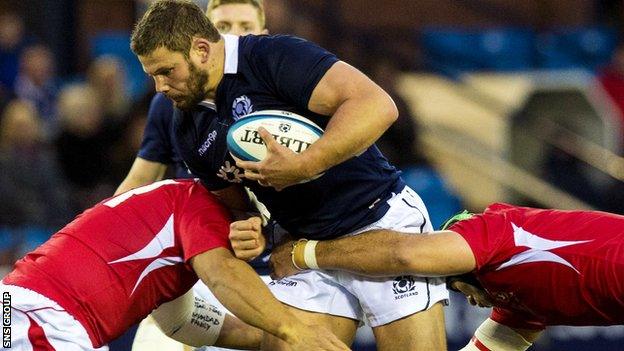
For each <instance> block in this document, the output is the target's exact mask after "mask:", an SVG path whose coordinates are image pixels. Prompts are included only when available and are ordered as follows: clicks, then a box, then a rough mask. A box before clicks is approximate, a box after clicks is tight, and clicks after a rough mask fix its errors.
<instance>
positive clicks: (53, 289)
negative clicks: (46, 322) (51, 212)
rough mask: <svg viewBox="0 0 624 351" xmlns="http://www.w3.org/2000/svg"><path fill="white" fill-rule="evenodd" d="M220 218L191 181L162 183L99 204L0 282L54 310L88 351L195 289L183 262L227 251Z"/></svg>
mask: <svg viewBox="0 0 624 351" xmlns="http://www.w3.org/2000/svg"><path fill="white" fill-rule="evenodd" d="M229 224H230V216H229V213H228V211H227V210H226V209H225V208H224V206H223V205H221V204H220V203H219V202H218V201H217V200H216V199H215V198H214V197H213V196H212V195H211V194H210V193H209V192H208V191H207V190H206V189H205V188H204V187H203V186H202V185H201V184H199V183H198V182H196V181H193V180H188V181H174V180H164V181H161V182H157V183H154V184H151V185H147V186H144V187H141V188H137V189H134V190H131V191H129V192H126V193H124V194H121V195H118V196H116V197H113V198H110V199H107V200H105V201H103V202H101V203H99V204H98V205H96V206H95V207H93V208H91V209H89V210H87V211H85V212H84V213H83V214H81V215H79V216H78V217H77V218H76V219H75V220H74V221H73V222H72V223H70V224H68V225H67V226H66V227H65V228H63V229H61V230H60V231H59V232H58V233H56V234H54V235H53V236H52V237H51V238H50V240H48V241H47V242H46V243H45V244H43V245H42V246H40V247H39V248H37V249H36V250H35V251H33V252H31V253H29V254H27V255H26V257H24V258H23V259H21V260H19V261H18V262H17V263H16V265H15V269H14V271H13V272H11V273H10V274H9V275H8V276H7V277H5V278H4V283H5V284H14V285H18V286H21V287H24V288H28V289H31V290H34V291H36V292H38V293H40V294H42V295H44V296H46V297H48V298H50V299H52V300H54V301H56V302H57V303H58V304H59V305H60V306H62V307H63V308H64V309H65V310H66V311H67V312H69V313H70V314H71V315H72V316H74V317H75V318H76V319H77V320H78V321H79V322H80V323H81V324H82V325H83V326H84V327H85V329H86V330H87V332H88V334H89V337H90V338H91V341H92V342H93V346H94V347H100V346H102V345H104V344H106V343H108V342H109V341H111V340H112V339H114V338H116V337H118V336H120V335H121V334H122V333H123V332H125V331H126V330H127V329H128V328H129V327H130V326H132V325H133V324H135V323H137V322H138V321H140V320H141V319H143V318H144V317H145V316H147V315H148V314H149V313H150V312H151V311H152V310H153V309H154V308H156V307H157V306H158V305H160V304H162V303H164V302H167V301H170V300H172V299H174V298H176V297H178V296H180V295H182V294H183V293H185V292H186V291H188V290H189V289H190V288H191V287H192V286H193V284H194V283H195V282H196V281H197V276H196V275H195V273H194V272H193V270H192V268H191V266H190V264H189V263H188V262H189V260H190V259H191V258H192V257H193V256H195V255H197V254H200V253H202V252H205V251H208V250H210V249H213V248H217V247H225V248H229V240H228V233H229Z"/></svg>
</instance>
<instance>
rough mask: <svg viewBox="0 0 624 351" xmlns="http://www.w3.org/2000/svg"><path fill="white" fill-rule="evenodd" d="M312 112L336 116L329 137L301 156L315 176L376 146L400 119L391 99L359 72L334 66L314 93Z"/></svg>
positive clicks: (345, 66) (316, 143)
mask: <svg viewBox="0 0 624 351" xmlns="http://www.w3.org/2000/svg"><path fill="white" fill-rule="evenodd" d="M308 108H309V109H310V110H311V111H313V112H316V113H319V114H322V115H327V116H332V117H331V119H330V121H329V123H328V124H327V127H326V129H325V134H323V136H322V137H321V138H320V139H319V140H318V141H317V142H315V143H314V144H312V146H310V148H308V150H306V151H305V152H304V153H302V154H301V156H302V162H303V164H306V165H308V167H309V168H310V174H311V175H315V174H318V173H320V172H322V171H325V170H326V169H328V168H330V167H332V166H334V165H336V164H339V163H341V162H343V161H345V160H347V159H349V158H351V157H353V156H355V155H357V154H359V153H361V152H362V151H364V150H365V149H366V148H368V147H369V146H370V145H372V144H373V143H374V142H375V141H376V140H377V139H378V138H379V137H380V136H381V135H382V134H383V133H384V131H385V130H386V129H388V127H390V125H391V124H392V123H394V121H395V120H396V119H397V117H398V111H397V108H396V106H395V104H394V102H393V101H392V99H391V98H390V96H389V95H388V94H387V93H386V92H385V91H384V90H383V89H381V88H380V87H379V86H378V85H377V84H375V83H374V82H373V81H371V80H370V79H369V78H368V77H366V75H364V74H363V73H362V72H360V71H358V70H357V69H356V68H354V67H352V66H350V65H348V64H347V63H344V62H337V63H336V64H334V65H333V66H332V67H331V68H330V69H329V70H328V71H327V72H326V73H325V75H324V76H323V78H322V79H321V80H320V81H319V83H318V84H317V86H316V88H315V89H314V90H313V92H312V96H311V97H310V101H309V102H308Z"/></svg>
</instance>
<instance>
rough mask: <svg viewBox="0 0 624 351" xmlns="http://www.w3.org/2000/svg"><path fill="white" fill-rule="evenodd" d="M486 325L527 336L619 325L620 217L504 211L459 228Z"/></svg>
mask: <svg viewBox="0 0 624 351" xmlns="http://www.w3.org/2000/svg"><path fill="white" fill-rule="evenodd" d="M450 230H453V231H455V232H457V233H459V234H460V235H462V236H463V237H464V238H465V239H466V241H467V242H468V244H469V245H470V247H471V249H472V251H473V253H474V255H475V258H476V262H477V269H476V274H477V278H478V279H479V281H480V282H481V284H482V285H483V287H484V288H485V289H486V290H487V291H488V292H489V293H490V294H491V295H492V296H493V297H494V298H495V300H496V302H495V308H494V310H493V313H492V319H494V320H495V321H498V322H500V323H502V324H505V325H508V326H511V327H515V328H527V329H541V328H544V327H545V326H548V325H577V326H580V325H613V324H623V323H624V216H619V215H614V214H610V213H605V212H595V211H594V212H592V211H561V210H542V209H534V208H527V207H516V206H511V205H507V204H494V205H491V206H489V207H488V208H487V209H486V210H485V212H484V213H483V214H480V215H476V216H475V217H473V218H471V219H469V220H464V221H461V222H458V223H457V224H455V225H453V226H452V227H451V228H450Z"/></svg>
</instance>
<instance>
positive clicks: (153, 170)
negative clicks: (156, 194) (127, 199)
mask: <svg viewBox="0 0 624 351" xmlns="http://www.w3.org/2000/svg"><path fill="white" fill-rule="evenodd" d="M166 171H167V165H165V164H163V163H158V162H153V161H148V160H144V159H142V158H140V157H137V158H136V159H135V160H134V163H133V164H132V167H131V168H130V171H129V172H128V175H127V176H126V178H125V179H124V180H123V182H121V184H120V185H119V187H118V188H117V190H115V195H118V194H121V193H124V192H126V191H128V190H131V189H134V188H138V187H140V186H143V185H147V184H150V183H153V182H155V181H158V180H161V179H163V177H164V175H165V172H166Z"/></svg>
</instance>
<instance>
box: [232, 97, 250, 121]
mask: <svg viewBox="0 0 624 351" xmlns="http://www.w3.org/2000/svg"><path fill="white" fill-rule="evenodd" d="M251 112H253V105H252V104H251V100H249V98H248V97H247V95H242V96H239V97H237V98H236V99H234V102H233V103H232V117H233V118H234V120H238V119H239V118H241V117H243V116H245V115H248V114H250V113H251Z"/></svg>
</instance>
